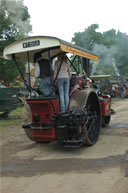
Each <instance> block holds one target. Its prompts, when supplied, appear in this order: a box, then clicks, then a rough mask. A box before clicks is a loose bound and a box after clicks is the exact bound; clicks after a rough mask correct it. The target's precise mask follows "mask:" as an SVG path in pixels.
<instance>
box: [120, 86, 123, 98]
mask: <svg viewBox="0 0 128 193" xmlns="http://www.w3.org/2000/svg"><path fill="white" fill-rule="evenodd" d="M120 97H121V99H124V85H123V84H122V85H121V86H120Z"/></svg>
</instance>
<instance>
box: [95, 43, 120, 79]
mask: <svg viewBox="0 0 128 193" xmlns="http://www.w3.org/2000/svg"><path fill="white" fill-rule="evenodd" d="M93 52H94V53H96V54H97V55H98V58H99V60H98V62H93V65H92V75H93V74H95V73H98V74H104V73H106V72H109V73H110V74H114V75H117V76H120V74H119V71H118V68H117V65H116V54H117V52H118V49H117V47H116V46H112V47H110V48H107V47H106V46H104V45H102V44H95V45H94V48H93ZM97 69H98V72H97Z"/></svg>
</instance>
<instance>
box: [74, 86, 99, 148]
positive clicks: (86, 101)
mask: <svg viewBox="0 0 128 193" xmlns="http://www.w3.org/2000/svg"><path fill="white" fill-rule="evenodd" d="M70 109H72V110H74V111H75V112H77V113H78V112H81V111H82V112H83V113H84V120H83V122H81V124H80V125H79V130H81V132H82V134H81V135H82V138H83V144H86V145H89V146H90V145H93V144H95V143H96V141H97V139H98V137H99V133H100V129H101V106H100V101H99V98H98V96H97V94H96V92H95V91H94V90H93V89H86V90H78V91H77V92H75V93H74V95H73V96H72V98H71V102H70Z"/></svg>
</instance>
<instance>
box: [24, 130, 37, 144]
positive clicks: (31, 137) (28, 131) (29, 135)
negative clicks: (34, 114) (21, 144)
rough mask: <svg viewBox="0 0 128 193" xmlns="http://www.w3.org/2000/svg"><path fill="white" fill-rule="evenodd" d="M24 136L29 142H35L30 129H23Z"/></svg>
mask: <svg viewBox="0 0 128 193" xmlns="http://www.w3.org/2000/svg"><path fill="white" fill-rule="evenodd" d="M24 131H25V134H26V135H27V137H28V138H29V139H30V140H31V141H35V140H34V138H33V136H32V130H31V129H30V128H25V129H24Z"/></svg>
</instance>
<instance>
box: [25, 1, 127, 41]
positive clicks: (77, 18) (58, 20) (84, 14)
mask: <svg viewBox="0 0 128 193" xmlns="http://www.w3.org/2000/svg"><path fill="white" fill-rule="evenodd" d="M24 5H25V6H27V7H28V12H29V14H30V16H31V24H32V28H33V33H32V34H31V35H46V36H54V37H58V38H60V39H63V40H65V41H69V42H71V40H72V38H73V37H74V33H75V32H82V31H84V30H85V29H87V28H88V27H89V26H90V25H92V24H99V30H98V31H100V32H105V31H108V30H110V29H115V30H117V31H118V30H119V31H121V32H122V33H126V34H128V0H24Z"/></svg>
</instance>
